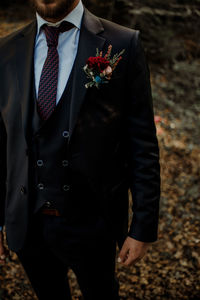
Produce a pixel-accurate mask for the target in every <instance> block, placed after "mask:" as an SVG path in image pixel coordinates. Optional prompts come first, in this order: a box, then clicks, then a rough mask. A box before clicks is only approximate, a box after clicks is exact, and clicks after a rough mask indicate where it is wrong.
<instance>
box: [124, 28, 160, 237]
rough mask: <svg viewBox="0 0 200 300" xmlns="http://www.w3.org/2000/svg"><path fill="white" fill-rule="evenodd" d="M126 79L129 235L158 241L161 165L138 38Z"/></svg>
mask: <svg viewBox="0 0 200 300" xmlns="http://www.w3.org/2000/svg"><path fill="white" fill-rule="evenodd" d="M128 68H129V70H128V78H127V89H126V93H127V95H126V99H127V102H128V105H127V111H126V122H125V124H126V126H127V127H126V133H127V137H126V140H127V149H126V153H127V166H128V176H129V179H130V190H131V194H132V200H133V205H132V210H133V218H132V222H131V226H130V228H129V232H128V235H129V236H131V237H133V238H134V239H136V240H139V241H143V242H154V241H156V240H157V229H158V215H159V198H160V165H159V149H158V141H157V137H156V129H155V124H154V114H153V105H152V94H151V85H150V72H149V67H148V64H147V60H146V57H145V53H144V50H143V46H142V44H141V40H140V32H139V31H137V32H136V34H134V36H133V38H132V42H131V50H130V64H129V67H128Z"/></svg>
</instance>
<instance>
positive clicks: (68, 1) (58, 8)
mask: <svg viewBox="0 0 200 300" xmlns="http://www.w3.org/2000/svg"><path fill="white" fill-rule="evenodd" d="M30 1H31V5H32V7H33V8H34V10H36V11H37V13H38V14H39V15H40V16H41V17H42V18H43V19H48V18H52V19H59V18H61V17H63V16H64V15H67V13H68V11H69V10H70V8H71V6H72V4H73V3H74V1H75V0H61V1H60V2H59V1H58V4H57V5H55V6H54V7H51V6H48V4H51V3H54V1H53V0H43V4H46V7H45V5H40V4H38V3H37V0H30Z"/></svg>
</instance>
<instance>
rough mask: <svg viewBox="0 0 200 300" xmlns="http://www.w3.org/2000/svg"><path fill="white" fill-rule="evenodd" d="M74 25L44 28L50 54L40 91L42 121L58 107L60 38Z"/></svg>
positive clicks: (39, 106) (39, 108)
mask: <svg viewBox="0 0 200 300" xmlns="http://www.w3.org/2000/svg"><path fill="white" fill-rule="evenodd" d="M72 27H74V25H73V24H71V23H68V22H66V21H64V22H62V23H61V25H60V26H59V27H52V26H47V25H46V24H45V25H44V26H43V29H44V32H45V35H46V40H47V46H48V53H47V58H46V60H45V63H44V66H43V69H42V73H41V77H40V83H39V90H38V100H37V108H38V113H39V115H40V117H41V119H42V120H47V119H48V118H49V117H50V115H51V114H52V112H53V111H54V109H55V107H56V96H57V85H58V66H59V56H58V51H57V46H58V36H59V33H60V32H64V31H67V30H70V29H71V28H72Z"/></svg>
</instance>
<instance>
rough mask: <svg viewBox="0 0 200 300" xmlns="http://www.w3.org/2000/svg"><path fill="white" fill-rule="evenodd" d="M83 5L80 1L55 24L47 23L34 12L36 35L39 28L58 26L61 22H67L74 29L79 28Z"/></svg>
mask: <svg viewBox="0 0 200 300" xmlns="http://www.w3.org/2000/svg"><path fill="white" fill-rule="evenodd" d="M83 11H84V8H83V3H82V1H81V0H80V1H79V3H78V5H77V6H76V7H75V8H74V9H73V10H72V11H71V12H70V13H69V14H68V15H67V16H66V17H65V18H64V19H62V20H60V21H59V22H57V23H50V22H47V21H46V20H44V19H43V18H42V17H41V16H40V15H39V14H38V13H37V12H36V19H37V35H39V33H40V28H41V27H42V25H44V24H48V25H49V26H56V27H57V26H59V25H60V23H62V22H63V21H67V22H70V23H72V24H73V25H74V26H75V27H77V28H78V29H80V28H81V20H82V16H83Z"/></svg>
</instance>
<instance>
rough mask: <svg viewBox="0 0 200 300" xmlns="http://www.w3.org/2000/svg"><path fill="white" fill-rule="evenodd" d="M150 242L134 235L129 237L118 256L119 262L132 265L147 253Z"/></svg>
mask: <svg viewBox="0 0 200 300" xmlns="http://www.w3.org/2000/svg"><path fill="white" fill-rule="evenodd" d="M149 245H150V243H145V242H140V241H137V240H135V239H134V238H132V237H129V236H128V237H127V238H126V240H125V242H124V244H123V246H122V248H121V250H120V253H119V257H118V262H121V263H122V264H123V265H125V266H130V265H133V264H135V263H136V262H138V261H139V260H140V259H142V258H143V257H144V255H145V254H146V252H147V250H148V248H149Z"/></svg>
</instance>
